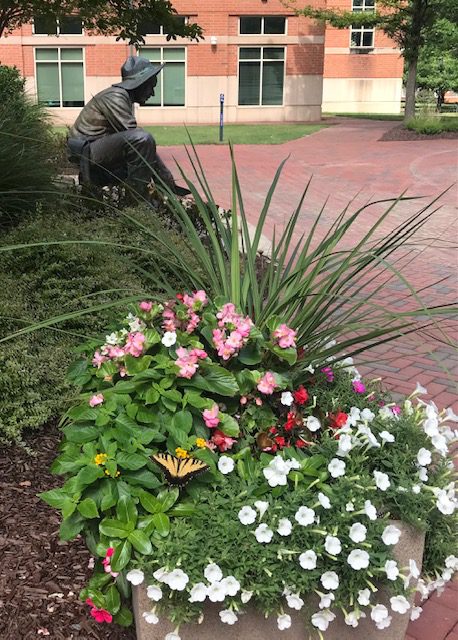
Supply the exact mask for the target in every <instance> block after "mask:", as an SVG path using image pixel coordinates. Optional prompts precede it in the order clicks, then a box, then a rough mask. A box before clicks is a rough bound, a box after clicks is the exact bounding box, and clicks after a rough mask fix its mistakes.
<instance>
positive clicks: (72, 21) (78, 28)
mask: <svg viewBox="0 0 458 640" xmlns="http://www.w3.org/2000/svg"><path fill="white" fill-rule="evenodd" d="M59 32H60V33H61V34H62V35H65V34H70V35H72V34H75V35H76V34H81V33H83V23H82V22H81V18H79V17H78V16H66V17H65V18H61V19H60V20H59Z"/></svg>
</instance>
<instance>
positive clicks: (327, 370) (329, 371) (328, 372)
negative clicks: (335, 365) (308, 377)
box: [321, 367, 334, 382]
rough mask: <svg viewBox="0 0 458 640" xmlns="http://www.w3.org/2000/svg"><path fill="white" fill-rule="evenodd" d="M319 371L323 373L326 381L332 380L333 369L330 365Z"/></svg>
mask: <svg viewBox="0 0 458 640" xmlns="http://www.w3.org/2000/svg"><path fill="white" fill-rule="evenodd" d="M321 373H324V375H325V376H326V379H327V381H328V382H334V371H333V370H332V369H331V367H324V368H323V369H321Z"/></svg>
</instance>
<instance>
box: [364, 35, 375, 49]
mask: <svg viewBox="0 0 458 640" xmlns="http://www.w3.org/2000/svg"><path fill="white" fill-rule="evenodd" d="M372 46H374V33H373V32H372V31H363V47H372Z"/></svg>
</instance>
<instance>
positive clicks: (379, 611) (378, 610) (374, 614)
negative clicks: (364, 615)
mask: <svg viewBox="0 0 458 640" xmlns="http://www.w3.org/2000/svg"><path fill="white" fill-rule="evenodd" d="M371 618H372V620H373V621H374V622H375V623H379V622H381V621H382V620H385V619H386V618H388V609H387V608H386V607H385V605H384V604H376V605H375V607H372V611H371Z"/></svg>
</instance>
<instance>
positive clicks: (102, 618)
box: [86, 598, 113, 623]
mask: <svg viewBox="0 0 458 640" xmlns="http://www.w3.org/2000/svg"><path fill="white" fill-rule="evenodd" d="M86 604H88V605H89V606H90V607H92V609H91V616H92V617H93V618H95V620H96V622H108V623H110V622H111V621H112V620H113V616H112V615H111V613H110V612H109V611H107V610H106V609H98V608H97V607H96V606H95V605H94V603H93V602H92V600H91V599H90V598H87V599H86Z"/></svg>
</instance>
